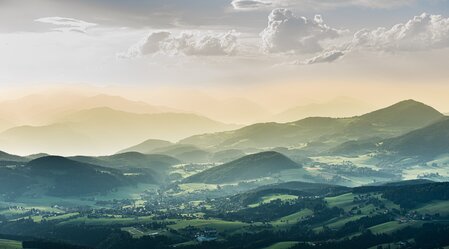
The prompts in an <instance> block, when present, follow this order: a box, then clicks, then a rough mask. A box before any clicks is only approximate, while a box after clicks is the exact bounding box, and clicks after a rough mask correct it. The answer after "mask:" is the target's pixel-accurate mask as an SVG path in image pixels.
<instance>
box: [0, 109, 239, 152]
mask: <svg viewBox="0 0 449 249" xmlns="http://www.w3.org/2000/svg"><path fill="white" fill-rule="evenodd" d="M235 127H236V126H234V125H226V124H223V123H220V122H216V121H213V120H211V119H208V118H205V117H202V116H198V115H195V114H187V113H156V114H137V113H130V112H123V111H118V110H114V109H111V108H106V107H100V108H94V109H89V110H82V111H77V112H73V113H70V114H68V115H66V116H64V117H62V118H60V119H58V120H57V121H55V122H54V123H53V124H50V125H44V126H20V127H15V128H11V129H9V130H6V131H4V132H2V133H0V141H1V146H2V149H3V150H7V151H15V152H20V153H21V154H33V153H40V152H46V153H50V154H61V155H70V154H72V155H73V154H87V155H92V154H110V153H113V152H116V151H118V150H119V149H120V148H123V145H125V144H135V143H137V142H139V141H141V140H142V138H145V137H153V138H160V139H167V140H178V139H180V138H183V137H186V136H189V135H193V134H198V133H202V132H214V131H223V130H229V129H233V128H235Z"/></svg>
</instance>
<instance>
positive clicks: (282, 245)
mask: <svg viewBox="0 0 449 249" xmlns="http://www.w3.org/2000/svg"><path fill="white" fill-rule="evenodd" d="M296 244H298V242H296V241H284V242H279V243H276V244H274V245H271V246H269V247H265V248H264V249H288V248H291V247H292V246H294V245H296Z"/></svg>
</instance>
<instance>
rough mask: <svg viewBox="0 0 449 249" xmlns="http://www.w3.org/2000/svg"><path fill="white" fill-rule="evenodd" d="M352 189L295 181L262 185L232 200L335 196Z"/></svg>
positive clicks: (242, 201) (249, 201) (245, 203)
mask: <svg viewBox="0 0 449 249" xmlns="http://www.w3.org/2000/svg"><path fill="white" fill-rule="evenodd" d="M350 191H351V189H350V188H348V187H344V186H339V185H330V184H321V183H309V182H297V181H295V182H285V183H278V184H270V185H265V186H261V187H258V188H256V189H252V190H249V191H246V192H243V193H240V194H236V195H234V196H232V197H231V200H232V201H234V202H238V203H241V204H242V205H245V206H246V205H249V204H251V203H255V202H257V201H260V199H261V198H262V197H263V196H267V195H296V196H335V195H340V194H344V193H347V192H350Z"/></svg>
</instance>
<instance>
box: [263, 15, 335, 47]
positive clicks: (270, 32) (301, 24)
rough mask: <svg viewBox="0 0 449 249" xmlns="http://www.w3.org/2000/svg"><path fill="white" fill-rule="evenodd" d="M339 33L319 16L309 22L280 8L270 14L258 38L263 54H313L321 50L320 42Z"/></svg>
mask: <svg viewBox="0 0 449 249" xmlns="http://www.w3.org/2000/svg"><path fill="white" fill-rule="evenodd" d="M341 32H342V31H340V30H337V29H333V28H330V27H329V26H327V25H326V24H325V23H324V21H323V19H322V18H321V16H320V15H316V16H315V18H314V19H312V20H311V19H307V18H305V17H298V16H296V15H294V14H293V12H292V11H291V10H289V9H282V8H281V9H274V10H273V11H272V12H271V13H270V15H269V16H268V26H267V27H266V28H265V29H264V30H263V31H262V32H261V33H260V37H261V38H262V49H263V50H264V51H265V52H269V53H279V52H297V53H315V52H320V51H322V50H323V48H322V45H321V42H322V41H325V40H327V39H332V38H337V37H339V35H340V33H341Z"/></svg>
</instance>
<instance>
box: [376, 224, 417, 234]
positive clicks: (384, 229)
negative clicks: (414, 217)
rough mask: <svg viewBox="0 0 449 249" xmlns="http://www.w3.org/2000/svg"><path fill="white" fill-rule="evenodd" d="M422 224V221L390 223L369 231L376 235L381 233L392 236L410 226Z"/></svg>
mask: <svg viewBox="0 0 449 249" xmlns="http://www.w3.org/2000/svg"><path fill="white" fill-rule="evenodd" d="M422 224H423V222H421V221H410V222H406V223H399V221H390V222H386V223H383V224H379V225H376V226H373V227H370V228H369V230H371V232H373V233H374V234H381V233H385V234H390V233H393V232H395V231H397V230H400V229H402V228H405V227H408V226H419V225H422Z"/></svg>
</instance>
